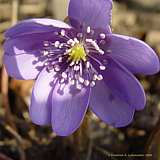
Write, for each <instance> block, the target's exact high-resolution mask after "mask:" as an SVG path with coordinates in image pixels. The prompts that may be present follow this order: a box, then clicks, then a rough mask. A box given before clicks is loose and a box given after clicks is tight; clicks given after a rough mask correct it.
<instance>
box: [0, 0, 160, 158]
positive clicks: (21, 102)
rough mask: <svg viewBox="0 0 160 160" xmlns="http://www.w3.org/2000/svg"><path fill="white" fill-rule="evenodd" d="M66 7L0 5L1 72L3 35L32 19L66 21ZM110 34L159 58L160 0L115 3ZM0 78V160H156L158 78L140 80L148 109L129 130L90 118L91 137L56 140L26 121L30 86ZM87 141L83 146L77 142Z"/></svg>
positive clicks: (38, 2) (32, 2)
mask: <svg viewBox="0 0 160 160" xmlns="http://www.w3.org/2000/svg"><path fill="white" fill-rule="evenodd" d="M66 8H67V0H19V1H18V0H0V64H1V67H2V55H3V49H2V45H3V42H4V36H3V33H4V31H5V30H6V29H7V28H9V27H10V26H11V25H13V24H15V23H16V22H17V21H19V20H22V19H26V18H32V17H34V18H35V17H49V18H55V19H60V20H64V19H65V17H66V13H67V11H66ZM112 29H113V32H114V33H119V34H124V35H130V36H134V37H137V38H139V39H141V40H143V41H145V42H147V43H148V44H149V45H150V46H151V47H152V48H153V49H154V50H155V51H156V52H157V54H158V55H159V56H160V0H116V1H114V5H113V18H112ZM1 75H2V76H1V78H0V81H1V84H2V85H1V94H0V160H160V78H159V75H158V74H157V75H155V76H148V77H144V76H138V78H139V79H140V80H141V82H142V84H143V86H144V88H145V91H146V96H147V105H146V108H145V109H144V110H143V111H140V112H137V113H136V115H135V118H134V121H133V123H132V124H131V125H129V126H128V127H125V128H120V129H116V128H113V127H110V126H107V125H106V124H104V123H103V122H101V121H99V120H98V119H97V118H96V117H95V116H94V115H92V114H90V117H89V118H90V120H91V121H90V124H89V128H90V132H88V134H89V135H88V136H87V135H86V136H79V135H78V134H75V135H73V136H70V137H67V138H61V137H57V136H56V135H55V134H54V133H53V132H52V130H51V128H50V127H39V126H36V125H34V124H32V122H31V121H30V118H29V115H28V105H29V103H30V94H31V89H32V85H33V83H34V82H33V81H18V80H14V79H9V83H7V82H8V79H7V76H6V74H5V72H4V71H3V70H2V74H1ZM8 89H9V92H7V91H8ZM135 101H136V100H135ZM76 137H78V138H76ZM88 137H89V141H86V142H87V143H82V144H80V143H79V142H81V141H84V139H88ZM79 145H81V149H78V147H77V146H79Z"/></svg>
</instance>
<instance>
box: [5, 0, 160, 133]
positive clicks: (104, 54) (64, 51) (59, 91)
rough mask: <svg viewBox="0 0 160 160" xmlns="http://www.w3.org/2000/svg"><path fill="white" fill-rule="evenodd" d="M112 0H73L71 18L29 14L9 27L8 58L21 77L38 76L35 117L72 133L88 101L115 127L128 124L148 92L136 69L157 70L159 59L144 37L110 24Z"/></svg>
mask: <svg viewBox="0 0 160 160" xmlns="http://www.w3.org/2000/svg"><path fill="white" fill-rule="evenodd" d="M111 10H112V1H111V0H70V2H69V9H68V17H69V24H66V23H64V22H61V21H58V20H51V19H29V20H24V21H22V22H20V23H18V24H17V25H15V26H13V27H12V28H10V29H9V30H8V31H6V33H5V37H6V41H5V44H4V50H5V54H4V64H5V67H6V69H7V72H8V74H9V75H10V76H11V77H14V78H17V79H35V80H36V82H35V84H34V88H33V92H32V97H31V105H30V109H29V110H30V117H31V119H32V121H33V122H34V123H35V124H38V125H46V124H51V125H52V128H53V130H54V131H55V132H56V133H57V134H58V135H61V136H67V135H70V134H71V133H73V132H74V131H75V130H76V129H77V128H78V127H79V126H80V124H81V122H82V120H83V118H84V116H85V113H86V111H87V110H88V106H90V109H91V110H92V111H93V112H94V113H95V114H96V115H97V116H98V117H99V118H100V119H101V120H103V121H104V122H106V123H107V124H109V125H113V126H114V127H123V126H126V125H128V124H129V123H130V122H131V121H132V119H133V115H134V112H135V111H136V110H141V109H143V108H144V106H145V103H146V98H145V94H144V90H143V88H142V86H141V84H140V83H139V82H138V80H137V79H136V77H135V76H134V75H133V74H148V75H151V74H155V73H157V72H158V71H159V68H160V65H159V60H158V57H157V56H156V54H155V52H154V51H153V50H152V49H151V48H150V47H149V46H148V45H147V44H145V43H144V42H142V41H140V40H138V39H136V38H132V37H128V36H122V35H118V34H113V33H112V32H111V29H110V21H111Z"/></svg>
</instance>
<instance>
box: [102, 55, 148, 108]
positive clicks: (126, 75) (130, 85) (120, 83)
mask: <svg viewBox="0 0 160 160" xmlns="http://www.w3.org/2000/svg"><path fill="white" fill-rule="evenodd" d="M107 62H108V64H107V66H106V67H107V69H106V70H105V71H103V72H101V74H102V75H103V77H104V82H105V84H106V85H107V86H108V87H109V88H110V90H111V91H112V93H113V95H117V96H118V97H119V98H121V99H122V100H124V101H125V102H126V103H128V104H129V105H130V106H131V107H133V108H135V109H136V110H141V109H143V108H144V107H145V104H146V97H145V93H144V89H143V87H142V85H141V84H140V83H139V81H138V80H137V79H136V77H134V76H133V75H132V74H131V73H130V72H129V71H128V70H127V69H126V68H125V67H123V66H122V65H121V64H119V63H118V62H116V61H113V59H109V58H108V60H107Z"/></svg>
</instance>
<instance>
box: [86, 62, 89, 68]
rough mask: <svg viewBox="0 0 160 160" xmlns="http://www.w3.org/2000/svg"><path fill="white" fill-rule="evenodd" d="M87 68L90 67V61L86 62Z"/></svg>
mask: <svg viewBox="0 0 160 160" xmlns="http://www.w3.org/2000/svg"><path fill="white" fill-rule="evenodd" d="M86 68H87V69H88V68H90V62H89V61H87V62H86Z"/></svg>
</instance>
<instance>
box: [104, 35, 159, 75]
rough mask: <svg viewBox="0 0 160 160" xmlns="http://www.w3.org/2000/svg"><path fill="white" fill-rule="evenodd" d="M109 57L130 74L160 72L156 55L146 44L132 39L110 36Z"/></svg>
mask: <svg viewBox="0 0 160 160" xmlns="http://www.w3.org/2000/svg"><path fill="white" fill-rule="evenodd" d="M110 40H111V41H110V46H109V47H107V48H106V49H109V50H111V51H112V54H111V56H112V57H113V58H114V59H116V60H117V61H119V62H120V63H121V64H123V65H124V66H125V67H126V68H127V69H128V70H129V71H131V72H132V73H142V74H155V73H157V72H158V71H159V70H160V63H159V59H158V57H157V55H156V53H155V52H154V51H153V49H152V48H151V47H149V46H148V45H147V44H146V43H144V42H142V41H140V40H138V39H136V38H132V37H127V36H121V35H116V34H113V35H111V36H110Z"/></svg>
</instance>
